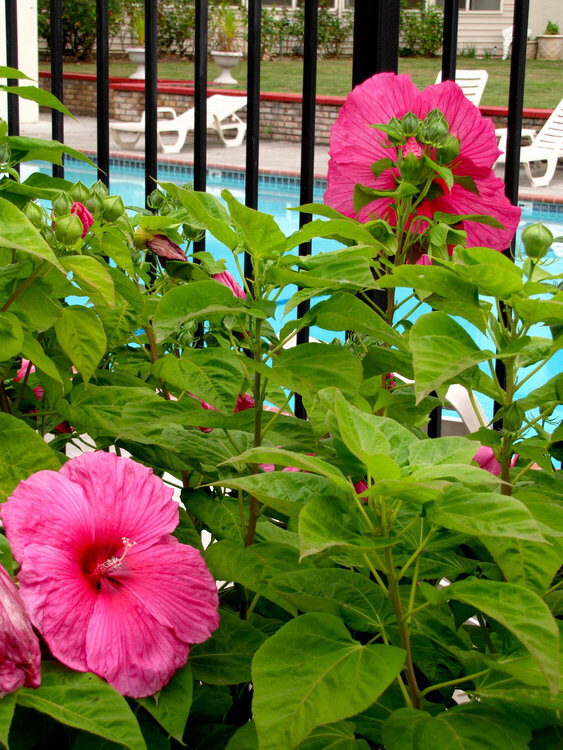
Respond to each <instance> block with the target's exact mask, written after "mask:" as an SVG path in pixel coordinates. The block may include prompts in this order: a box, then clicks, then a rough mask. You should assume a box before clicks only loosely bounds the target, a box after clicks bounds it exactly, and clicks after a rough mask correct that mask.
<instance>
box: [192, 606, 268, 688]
mask: <svg viewBox="0 0 563 750" xmlns="http://www.w3.org/2000/svg"><path fill="white" fill-rule="evenodd" d="M220 616H221V621H220V623H219V627H218V628H217V630H215V632H214V633H213V635H212V636H211V638H209V639H208V640H207V641H205V643H200V644H198V645H196V646H193V647H192V648H191V650H190V664H191V665H192V670H193V675H194V678H195V679H196V680H201V681H202V682H205V683H206V684H208V685H235V684H239V683H242V682H250V679H251V676H250V664H251V662H252V658H253V656H254V654H255V652H256V650H257V649H258V648H259V647H260V646H261V645H262V643H263V642H264V641H265V640H266V636H265V635H264V633H262V632H261V631H260V630H257V629H256V628H253V627H252V625H249V623H248V622H246V621H245V620H241V619H240V616H239V615H238V614H235V613H234V612H228V611H227V610H221V611H220Z"/></svg>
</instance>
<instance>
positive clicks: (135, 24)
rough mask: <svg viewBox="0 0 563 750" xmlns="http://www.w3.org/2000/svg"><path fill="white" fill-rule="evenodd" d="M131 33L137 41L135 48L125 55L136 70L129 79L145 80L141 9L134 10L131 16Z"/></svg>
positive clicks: (143, 21) (143, 18) (142, 14)
mask: <svg viewBox="0 0 563 750" xmlns="http://www.w3.org/2000/svg"><path fill="white" fill-rule="evenodd" d="M130 25H131V32H132V36H133V38H134V39H136V41H137V46H136V47H131V48H129V49H128V50H127V55H128V56H129V59H130V60H131V62H132V63H135V65H136V66H137V69H136V70H135V72H134V73H133V75H130V76H129V78H137V79H138V78H140V79H143V80H144V78H145V47H144V44H145V12H144V9H143V8H135V10H134V12H133V15H132V16H131V22H130Z"/></svg>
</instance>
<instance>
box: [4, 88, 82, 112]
mask: <svg viewBox="0 0 563 750" xmlns="http://www.w3.org/2000/svg"><path fill="white" fill-rule="evenodd" d="M0 88H1V89H2V90H3V91H7V92H8V93H9V94H17V95H18V96H21V98H22V99H29V100H31V101H32V102H37V104H40V105H41V106H42V107H51V109H56V110H57V111H58V112H62V113H63V114H64V115H67V117H72V113H71V112H69V111H68V109H67V108H66V107H65V105H64V104H62V103H61V102H60V101H59V100H58V99H57V97H56V96H53V94H51V92H50V91H44V90H43V89H38V88H37V87H36V86H0Z"/></svg>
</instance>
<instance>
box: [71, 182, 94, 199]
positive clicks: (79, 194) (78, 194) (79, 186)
mask: <svg viewBox="0 0 563 750" xmlns="http://www.w3.org/2000/svg"><path fill="white" fill-rule="evenodd" d="M69 193H70V194H71V196H72V198H73V199H74V200H75V201H78V202H79V203H85V202H86V201H87V200H88V196H89V195H90V190H89V189H88V188H87V187H86V185H85V184H84V183H83V182H80V180H78V182H75V183H74V185H73V186H72V187H71V189H70V190H69Z"/></svg>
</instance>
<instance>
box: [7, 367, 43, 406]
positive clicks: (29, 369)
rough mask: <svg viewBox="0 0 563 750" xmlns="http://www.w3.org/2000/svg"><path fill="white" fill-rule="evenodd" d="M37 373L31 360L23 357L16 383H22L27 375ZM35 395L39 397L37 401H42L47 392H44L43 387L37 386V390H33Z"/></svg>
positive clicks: (15, 377) (15, 378) (15, 379)
mask: <svg viewBox="0 0 563 750" xmlns="http://www.w3.org/2000/svg"><path fill="white" fill-rule="evenodd" d="M34 372H35V365H34V364H32V363H31V362H30V361H29V359H24V357H22V364H21V367H20V369H19V370H18V371H17V373H16V374H15V376H14V383H20V382H21V381H22V380H23V379H24V378H25V376H26V374H28V373H29V375H31V374H33V373H34ZM31 390H32V391H33V392H34V393H35V395H36V396H37V400H38V401H41V399H42V398H43V396H44V395H45V391H44V390H43V388H42V386H40V385H36V386H35V388H32V389H31Z"/></svg>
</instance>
